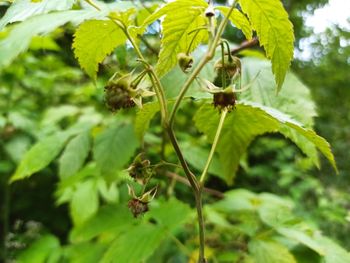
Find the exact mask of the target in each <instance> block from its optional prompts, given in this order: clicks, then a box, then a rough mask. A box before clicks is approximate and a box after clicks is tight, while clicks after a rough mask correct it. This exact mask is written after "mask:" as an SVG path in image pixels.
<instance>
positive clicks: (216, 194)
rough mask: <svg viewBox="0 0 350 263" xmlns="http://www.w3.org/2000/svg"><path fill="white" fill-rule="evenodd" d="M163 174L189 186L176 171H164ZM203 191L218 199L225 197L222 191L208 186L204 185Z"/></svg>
mask: <svg viewBox="0 0 350 263" xmlns="http://www.w3.org/2000/svg"><path fill="white" fill-rule="evenodd" d="M165 176H166V177H168V178H171V179H174V180H176V181H177V182H179V183H182V184H184V185H187V186H191V184H190V182H189V181H188V180H187V179H186V178H185V177H183V176H181V175H178V174H176V173H172V172H166V173H165ZM203 192H204V193H207V194H209V195H212V196H214V197H217V198H219V199H223V198H224V197H225V195H224V194H223V193H222V192H220V191H218V190H215V189H212V188H208V187H204V188H203Z"/></svg>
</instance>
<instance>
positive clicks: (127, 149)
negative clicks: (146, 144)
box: [93, 124, 138, 177]
mask: <svg viewBox="0 0 350 263" xmlns="http://www.w3.org/2000/svg"><path fill="white" fill-rule="evenodd" d="M137 147H138V140H137V138H136V135H135V133H134V130H133V127H132V125H129V124H127V125H112V126H111V127H109V128H107V129H105V130H104V131H103V132H102V133H100V134H98V135H97V136H96V138H95V142H94V146H93V154H94V159H95V160H96V162H97V166H98V167H99V169H100V170H101V174H102V176H107V177H108V176H114V175H116V174H117V173H118V172H119V170H120V169H122V168H123V167H124V166H125V165H126V163H127V162H128V161H129V160H130V158H131V157H132V156H133V154H134V152H135V150H136V148H137Z"/></svg>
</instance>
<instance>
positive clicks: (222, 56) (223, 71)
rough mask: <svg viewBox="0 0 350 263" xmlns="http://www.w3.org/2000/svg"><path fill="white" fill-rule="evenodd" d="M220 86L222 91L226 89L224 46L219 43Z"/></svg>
mask: <svg viewBox="0 0 350 263" xmlns="http://www.w3.org/2000/svg"><path fill="white" fill-rule="evenodd" d="M221 63H222V69H221V85H222V88H223V89H226V74H227V73H226V70H225V45H224V43H223V42H221Z"/></svg>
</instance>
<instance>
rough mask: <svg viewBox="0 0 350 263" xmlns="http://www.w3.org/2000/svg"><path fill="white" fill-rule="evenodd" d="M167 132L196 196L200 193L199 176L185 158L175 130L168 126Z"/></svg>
mask: <svg viewBox="0 0 350 263" xmlns="http://www.w3.org/2000/svg"><path fill="white" fill-rule="evenodd" d="M167 133H168V136H169V139H170V141H171V143H172V145H173V147H174V150H175V152H176V155H177V157H178V158H179V161H180V163H181V166H182V167H183V169H184V172H185V174H186V177H187V179H188V181H189V182H190V184H191V187H192V190H193V192H194V194H195V196H196V195H197V194H198V193H199V185H198V181H197V178H196V177H195V175H194V174H193V173H192V172H191V170H190V168H189V167H188V164H187V162H186V160H185V157H184V156H183V154H182V151H181V149H180V146H179V143H178V142H177V139H176V137H175V133H174V130H173V129H172V128H171V127H167Z"/></svg>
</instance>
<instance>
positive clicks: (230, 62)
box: [214, 56, 242, 88]
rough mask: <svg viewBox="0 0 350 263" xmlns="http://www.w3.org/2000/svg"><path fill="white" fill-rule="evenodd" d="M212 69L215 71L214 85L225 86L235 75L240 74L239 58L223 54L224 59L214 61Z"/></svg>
mask: <svg viewBox="0 0 350 263" xmlns="http://www.w3.org/2000/svg"><path fill="white" fill-rule="evenodd" d="M214 69H215V71H216V77H215V79H214V85H215V86H217V87H222V88H226V87H228V86H229V85H230V84H231V83H232V81H233V80H234V79H235V78H236V77H237V76H239V75H240V74H241V71H242V65H241V60H240V59H239V58H238V57H234V56H227V57H226V56H225V57H224V60H222V59H219V60H218V61H216V63H215V65H214ZM223 81H225V83H223ZM224 86H225V87H224Z"/></svg>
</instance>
